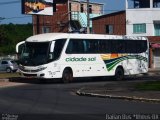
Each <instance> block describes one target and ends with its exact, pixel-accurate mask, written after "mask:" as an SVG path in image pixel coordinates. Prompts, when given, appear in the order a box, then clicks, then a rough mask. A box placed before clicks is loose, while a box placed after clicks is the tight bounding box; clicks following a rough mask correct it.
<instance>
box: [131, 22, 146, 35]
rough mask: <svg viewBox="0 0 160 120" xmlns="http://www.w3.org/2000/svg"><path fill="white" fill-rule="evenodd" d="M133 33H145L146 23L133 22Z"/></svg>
mask: <svg viewBox="0 0 160 120" xmlns="http://www.w3.org/2000/svg"><path fill="white" fill-rule="evenodd" d="M133 33H146V24H145V23H143V24H133Z"/></svg>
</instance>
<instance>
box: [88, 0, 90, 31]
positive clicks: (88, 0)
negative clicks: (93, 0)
mask: <svg viewBox="0 0 160 120" xmlns="http://www.w3.org/2000/svg"><path fill="white" fill-rule="evenodd" d="M87 34H90V16H89V0H87Z"/></svg>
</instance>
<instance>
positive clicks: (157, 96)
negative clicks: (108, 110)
mask: <svg viewBox="0 0 160 120" xmlns="http://www.w3.org/2000/svg"><path fill="white" fill-rule="evenodd" d="M141 77H143V80H141V79H142V78H141ZM148 77H150V78H149V79H150V80H148ZM145 78H146V79H147V81H160V70H149V72H148V73H147V74H144V75H140V76H139V78H138V79H140V80H134V78H132V79H133V80H130V81H115V82H114V81H113V82H107V83H106V84H104V85H94V86H93V85H92V86H85V87H83V88H81V89H80V90H78V91H77V92H76V93H77V94H78V95H81V96H93V97H102V98H112V99H124V100H138V101H145V102H156V103H160V91H142V90H141V91H140V90H137V89H135V85H136V84H138V83H143V82H146V81H144V80H145Z"/></svg>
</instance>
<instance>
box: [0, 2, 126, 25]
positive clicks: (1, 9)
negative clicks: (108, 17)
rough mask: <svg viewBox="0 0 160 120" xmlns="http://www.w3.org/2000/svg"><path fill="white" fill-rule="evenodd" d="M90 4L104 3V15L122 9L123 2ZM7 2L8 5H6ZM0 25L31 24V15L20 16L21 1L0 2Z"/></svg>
mask: <svg viewBox="0 0 160 120" xmlns="http://www.w3.org/2000/svg"><path fill="white" fill-rule="evenodd" d="M90 1H91V2H98V3H104V13H110V12H114V11H118V10H122V9H124V6H125V5H124V1H125V0H90ZM7 2H8V3H7ZM0 17H3V18H6V19H4V20H1V22H0V24H8V23H15V24H24V23H31V22H32V17H31V15H22V14H21V0H0Z"/></svg>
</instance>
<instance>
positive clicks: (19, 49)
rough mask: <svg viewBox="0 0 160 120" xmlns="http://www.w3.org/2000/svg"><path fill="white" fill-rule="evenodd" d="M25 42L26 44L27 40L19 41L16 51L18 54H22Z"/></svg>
mask: <svg viewBox="0 0 160 120" xmlns="http://www.w3.org/2000/svg"><path fill="white" fill-rule="evenodd" d="M24 44H25V41H22V42H19V43H18V44H17V45H16V53H17V54H20V53H21V52H22V49H23V47H24Z"/></svg>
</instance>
